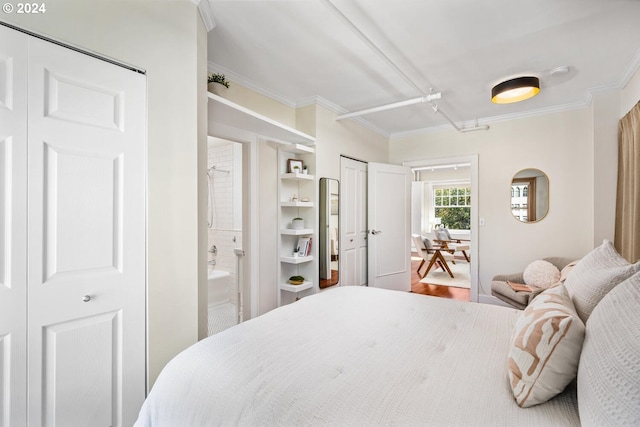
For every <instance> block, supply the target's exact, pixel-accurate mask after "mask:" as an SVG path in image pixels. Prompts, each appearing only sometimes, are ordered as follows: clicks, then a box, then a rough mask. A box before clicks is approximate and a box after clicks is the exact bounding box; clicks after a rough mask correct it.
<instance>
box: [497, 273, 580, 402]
mask: <svg viewBox="0 0 640 427" xmlns="http://www.w3.org/2000/svg"><path fill="white" fill-rule="evenodd" d="M584 330H585V327H584V324H583V323H582V321H581V320H580V318H579V317H578V315H577V313H576V311H575V308H574V307H573V304H572V303H571V299H570V298H569V294H568V293H567V290H566V289H565V287H564V285H558V286H555V287H552V288H549V289H547V290H545V291H544V292H542V293H541V294H540V295H538V296H537V297H536V298H535V299H534V300H533V301H532V302H531V304H529V306H528V307H527V308H526V309H525V310H524V311H523V312H522V313H521V314H520V317H519V318H518V321H517V322H516V325H515V327H514V329H513V333H512V336H511V347H510V350H509V357H508V366H507V368H508V374H509V382H510V385H511V391H512V392H513V396H514V397H515V399H516V402H517V403H518V405H519V406H521V407H523V408H527V407H530V406H534V405H538V404H540V403H543V402H546V401H547V400H549V399H551V398H552V397H554V396H555V395H557V394H558V393H560V392H562V390H564V389H565V387H566V386H567V385H568V384H569V383H570V382H571V381H572V380H573V379H574V378H575V377H576V374H577V372H578V361H579V359H580V351H581V349H582V342H583V340H584Z"/></svg>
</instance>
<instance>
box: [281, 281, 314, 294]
mask: <svg viewBox="0 0 640 427" xmlns="http://www.w3.org/2000/svg"><path fill="white" fill-rule="evenodd" d="M312 287H313V282H308V281H305V282H302V284H300V285H292V284H290V283H281V284H280V289H281V290H283V291H289V292H302V291H306V290H307V289H311V288H312Z"/></svg>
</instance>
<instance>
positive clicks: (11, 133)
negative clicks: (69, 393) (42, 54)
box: [0, 26, 27, 427]
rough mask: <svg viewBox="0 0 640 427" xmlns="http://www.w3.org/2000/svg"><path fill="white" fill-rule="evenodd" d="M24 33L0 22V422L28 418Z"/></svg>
mask: <svg viewBox="0 0 640 427" xmlns="http://www.w3.org/2000/svg"><path fill="white" fill-rule="evenodd" d="M26 196H27V36H26V35H24V34H21V33H18V32H17V31H13V30H10V29H8V28H6V27H2V26H0V426H2V427H8V426H24V425H26V424H27V384H26V383H27V359H26V354H27V219H26V218H27V198H26Z"/></svg>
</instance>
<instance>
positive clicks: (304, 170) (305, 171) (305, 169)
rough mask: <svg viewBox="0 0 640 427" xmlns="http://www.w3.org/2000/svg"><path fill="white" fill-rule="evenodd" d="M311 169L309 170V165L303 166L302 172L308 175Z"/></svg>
mask: <svg viewBox="0 0 640 427" xmlns="http://www.w3.org/2000/svg"><path fill="white" fill-rule="evenodd" d="M308 172H309V171H308V170H307V165H304V166H302V174H303V175H306V174H307V173H308Z"/></svg>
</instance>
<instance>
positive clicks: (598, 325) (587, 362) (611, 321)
mask: <svg viewBox="0 0 640 427" xmlns="http://www.w3.org/2000/svg"><path fill="white" fill-rule="evenodd" d="M639 306H640V273H636V274H635V275H633V276H631V277H630V278H628V279H627V280H625V281H624V282H622V283H620V284H619V285H618V286H616V287H615V288H613V289H612V290H611V292H609V293H608V294H607V295H606V296H605V297H604V298H603V299H602V301H601V302H600V304H598V306H597V307H596V308H595V309H594V310H593V314H592V315H591V317H590V318H589V322H587V332H586V337H585V340H584V346H583V348H582V354H581V355H580V365H579V367H578V408H579V410H580V423H581V424H582V425H583V426H586V427H587V426H588V427H590V426H594V427H595V426H597V427H599V426H613V425H616V426H622V425H624V426H639V425H640V369H639V368H638V367H639V366H640V310H639V309H638V307H639Z"/></svg>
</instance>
